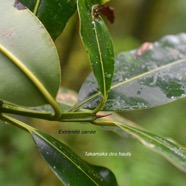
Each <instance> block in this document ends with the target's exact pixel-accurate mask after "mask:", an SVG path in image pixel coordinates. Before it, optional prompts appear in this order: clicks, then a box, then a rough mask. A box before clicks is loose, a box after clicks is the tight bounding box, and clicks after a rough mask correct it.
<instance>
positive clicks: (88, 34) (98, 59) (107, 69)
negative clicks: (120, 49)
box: [78, 0, 114, 97]
mask: <svg viewBox="0 0 186 186" xmlns="http://www.w3.org/2000/svg"><path fill="white" fill-rule="evenodd" d="M98 2H99V1H97V0H87V1H84V0H78V13H79V17H80V33H81V37H82V40H83V42H84V45H85V47H86V49H87V51H88V54H89V57H90V61H91V65H92V69H93V72H94V75H95V77H96V80H97V82H98V87H99V89H100V91H101V94H102V95H103V96H104V97H107V93H108V92H109V90H110V86H111V81H112V76H113V71H114V60H113V56H114V52H113V47H112V42H111V38H110V34H109V32H108V29H107V27H106V25H105V23H104V22H103V20H102V18H101V17H100V16H98V17H97V16H96V17H94V15H93V12H94V11H93V10H94V8H95V7H96V6H94V5H96V4H97V3H98Z"/></svg>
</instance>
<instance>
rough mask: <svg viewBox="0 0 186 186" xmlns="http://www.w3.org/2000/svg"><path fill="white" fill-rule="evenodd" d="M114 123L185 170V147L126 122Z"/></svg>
mask: <svg viewBox="0 0 186 186" xmlns="http://www.w3.org/2000/svg"><path fill="white" fill-rule="evenodd" d="M116 125H117V126H118V127H119V128H121V129H122V130H124V131H126V132H128V133H130V134H131V135H133V136H134V137H135V138H137V139H138V140H139V141H140V142H141V143H142V144H143V145H145V146H146V147H147V148H149V149H151V150H153V151H155V152H157V153H159V154H161V155H162V156H164V157H165V158H166V159H167V160H169V161H170V162H171V163H172V164H173V165H175V166H176V167H177V168H179V169H180V170H182V171H183V172H186V149H185V148H184V147H183V146H181V145H179V144H176V143H174V142H172V141H170V140H167V139H165V138H162V137H160V136H157V135H155V134H152V133H150V132H147V131H144V130H141V129H138V128H135V127H132V126H129V125H126V124H121V123H116Z"/></svg>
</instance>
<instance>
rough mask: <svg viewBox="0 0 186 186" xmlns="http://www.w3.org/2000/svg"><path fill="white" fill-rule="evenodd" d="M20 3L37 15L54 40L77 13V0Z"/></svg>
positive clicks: (31, 0)
mask: <svg viewBox="0 0 186 186" xmlns="http://www.w3.org/2000/svg"><path fill="white" fill-rule="evenodd" d="M17 2H18V0H17ZM19 2H21V3H23V4H24V5H25V6H27V7H28V8H29V9H30V10H31V11H33V12H34V13H35V14H36V16H37V17H38V18H39V19H40V20H41V22H42V23H43V24H44V26H45V27H46V29H47V30H48V32H49V33H50V35H51V37H52V38H53V40H55V39H56V38H57V37H58V36H59V35H60V34H61V33H62V32H63V29H64V28H65V25H66V23H67V22H68V20H69V19H70V17H71V16H72V15H73V14H74V12H75V11H76V0H70V1H68V0H52V1H51V0H19Z"/></svg>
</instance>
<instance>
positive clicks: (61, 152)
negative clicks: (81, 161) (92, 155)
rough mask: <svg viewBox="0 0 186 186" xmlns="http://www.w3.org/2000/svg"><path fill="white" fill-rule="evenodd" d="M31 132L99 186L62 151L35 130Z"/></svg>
mask: <svg viewBox="0 0 186 186" xmlns="http://www.w3.org/2000/svg"><path fill="white" fill-rule="evenodd" d="M32 132H34V133H37V136H39V137H40V138H42V139H43V140H44V141H46V142H47V143H48V144H50V146H52V147H53V148H54V149H55V150H57V151H58V152H59V153H60V154H62V155H63V156H65V157H66V158H67V159H68V160H69V161H70V162H71V163H72V164H74V165H75V167H76V168H77V169H79V170H80V171H81V172H82V173H84V174H85V175H86V176H87V177H88V178H89V179H90V180H91V181H92V182H93V183H95V184H96V185H97V186H99V184H98V183H97V182H96V181H94V180H93V179H92V178H91V177H90V176H89V175H88V174H87V173H86V172H85V171H84V170H83V169H81V167H80V166H79V165H77V164H76V163H75V162H74V161H72V159H71V158H69V156H67V155H66V154H65V153H64V152H63V151H61V150H60V149H59V148H57V147H56V146H54V145H53V143H51V142H50V141H48V140H47V139H46V138H44V137H43V136H42V135H40V133H38V132H37V130H34V131H32Z"/></svg>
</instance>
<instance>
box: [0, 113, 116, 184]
mask: <svg viewBox="0 0 186 186" xmlns="http://www.w3.org/2000/svg"><path fill="white" fill-rule="evenodd" d="M0 119H2V120H3V121H6V122H9V123H10V124H13V125H15V126H17V127H20V128H22V129H24V130H26V131H29V132H30V133H31V135H32V137H33V139H34V141H35V143H36V146H37V148H38V150H39V151H40V153H41V155H42V156H43V158H44V159H45V160H46V162H47V163H48V165H49V166H50V168H51V169H52V170H53V172H54V173H55V174H56V175H57V176H58V178H59V179H60V180H61V181H62V182H63V183H64V184H65V185H71V186H76V185H92V186H96V185H97V186H117V185H118V184H117V181H116V178H115V176H114V174H113V173H112V172H111V171H110V170H109V169H107V168H105V167H100V166H94V165H91V164H89V163H87V162H85V161H83V160H82V159H81V158H80V157H78V156H77V155H76V154H75V153H74V152H73V151H72V150H71V149H70V148H69V147H67V146H66V145H65V144H63V143H62V142H60V141H58V140H57V139H55V138H53V137H52V136H50V135H48V134H45V133H43V132H41V131H39V130H37V129H35V128H33V127H31V126H29V125H27V124H25V123H23V122H20V121H18V120H16V119H14V118H11V117H9V116H6V115H4V114H2V115H0Z"/></svg>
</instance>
